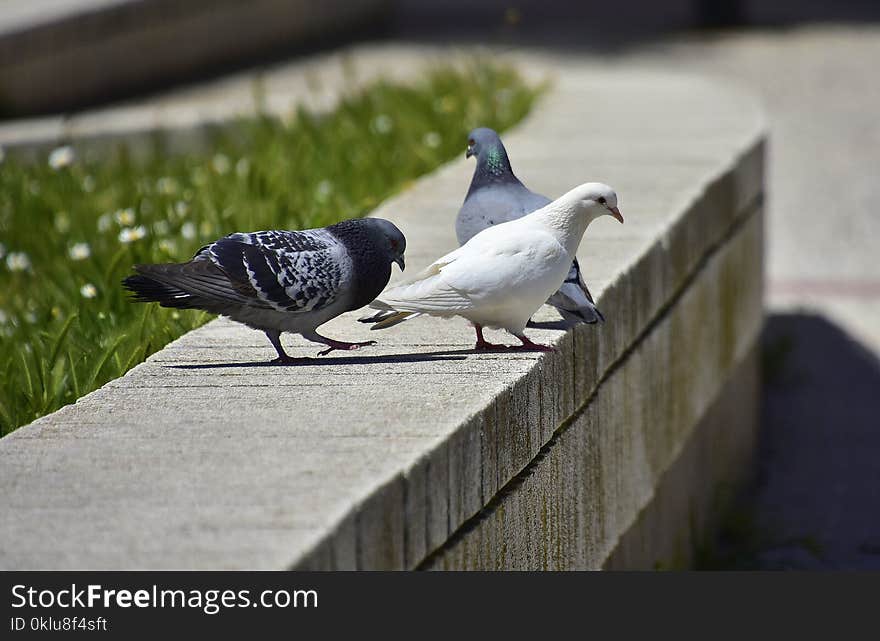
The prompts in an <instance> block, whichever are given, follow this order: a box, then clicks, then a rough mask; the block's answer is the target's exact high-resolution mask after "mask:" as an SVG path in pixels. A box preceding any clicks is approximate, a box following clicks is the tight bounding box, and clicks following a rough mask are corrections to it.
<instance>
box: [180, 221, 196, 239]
mask: <svg viewBox="0 0 880 641" xmlns="http://www.w3.org/2000/svg"><path fill="white" fill-rule="evenodd" d="M180 235H181V236H183V237H184V238H186V239H187V240H192V239H193V238H195V237H196V226H195V224H193V223H183V226H181V228H180Z"/></svg>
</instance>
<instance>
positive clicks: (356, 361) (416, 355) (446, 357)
mask: <svg viewBox="0 0 880 641" xmlns="http://www.w3.org/2000/svg"><path fill="white" fill-rule="evenodd" d="M470 352H471V353H472V352H473V350H470ZM468 353H469V352H468V350H455V351H447V352H413V353H410V354H381V355H377V356H367V355H364V356H316V357H308V361H303V362H298V363H274V362H272V361H239V362H235V363H195V364H192V365H168V366H167V367H170V368H172V369H222V368H234V367H293V368H296V367H312V366H315V365H320V366H325V367H326V366H329V365H369V364H382V363H387V364H394V363H421V362H430V361H463V360H465V358H466V356H467V354H468Z"/></svg>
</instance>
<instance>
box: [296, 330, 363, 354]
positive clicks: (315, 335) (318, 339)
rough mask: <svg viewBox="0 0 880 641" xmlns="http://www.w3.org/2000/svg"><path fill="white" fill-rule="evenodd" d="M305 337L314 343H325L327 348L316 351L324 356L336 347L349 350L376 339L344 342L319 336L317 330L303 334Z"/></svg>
mask: <svg viewBox="0 0 880 641" xmlns="http://www.w3.org/2000/svg"><path fill="white" fill-rule="evenodd" d="M303 336H304V337H305V338H308V339H309V340H310V341H315V342H316V343H324V345H327V349H325V350H323V351H321V352H318V356H326V355H327V354H329V353H330V352H332V351H335V350H337V349H339V350H344V351H351V350H353V349H360V348H361V347H365V346H367V345H375V344H376V341H363V342H361V343H346V342H345V341H335V340H333V339H332V338H327V337H326V336H321V335H320V334H318V333H317V332H312V333H310V334H303Z"/></svg>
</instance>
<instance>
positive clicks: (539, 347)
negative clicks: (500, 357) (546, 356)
mask: <svg viewBox="0 0 880 641" xmlns="http://www.w3.org/2000/svg"><path fill="white" fill-rule="evenodd" d="M517 338H518V339H519V340H520V342H521V343H522V345H517V346H516V347H511V348H510V349H512V350H516V351H518V352H558V351H559V350H558V349H556V348H555V347H553V346H552V345H544V344H542V343H533V342H532V341H530V340H529V339H528V338H526V337H525V336H517Z"/></svg>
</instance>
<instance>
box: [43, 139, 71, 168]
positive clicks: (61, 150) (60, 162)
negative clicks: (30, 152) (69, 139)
mask: <svg viewBox="0 0 880 641" xmlns="http://www.w3.org/2000/svg"><path fill="white" fill-rule="evenodd" d="M75 158H76V154H75V153H74V152H73V147H71V146H70V145H65V146H63V147H57V148H56V149H53V150H52V152H51V153H50V154H49V166H50V167H51V168H52V169H63V168H64V167H68V166H70V165H71V164H73V161H74V159H75Z"/></svg>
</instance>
